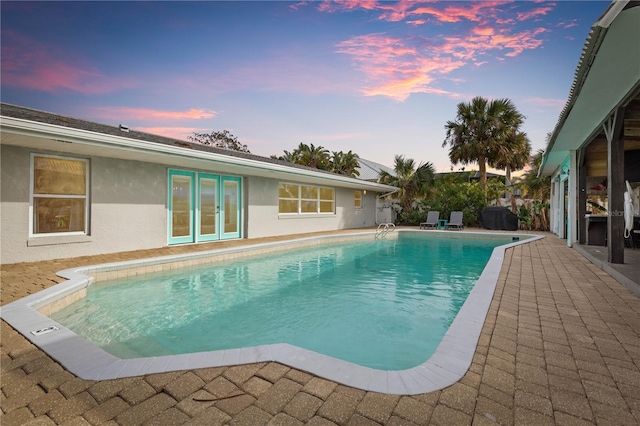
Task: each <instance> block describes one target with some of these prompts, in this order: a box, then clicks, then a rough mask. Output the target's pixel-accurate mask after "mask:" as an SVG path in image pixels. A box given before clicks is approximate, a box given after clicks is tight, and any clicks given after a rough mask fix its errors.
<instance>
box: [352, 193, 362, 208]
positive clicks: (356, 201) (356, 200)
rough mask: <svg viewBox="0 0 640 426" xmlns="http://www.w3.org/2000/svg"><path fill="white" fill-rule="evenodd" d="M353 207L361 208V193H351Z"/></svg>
mask: <svg viewBox="0 0 640 426" xmlns="http://www.w3.org/2000/svg"><path fill="white" fill-rule="evenodd" d="M353 207H355V208H356V209H361V208H362V191H354V192H353Z"/></svg>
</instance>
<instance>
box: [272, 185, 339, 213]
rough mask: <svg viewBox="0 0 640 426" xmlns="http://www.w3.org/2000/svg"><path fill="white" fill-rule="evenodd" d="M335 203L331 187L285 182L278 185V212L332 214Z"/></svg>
mask: <svg viewBox="0 0 640 426" xmlns="http://www.w3.org/2000/svg"><path fill="white" fill-rule="evenodd" d="M335 204H336V201H335V190H334V189H333V188H326V187H322V186H313V185H298V184H295V183H286V182H280V184H279V185H278V213H280V214H305V215H311V214H334V213H335Z"/></svg>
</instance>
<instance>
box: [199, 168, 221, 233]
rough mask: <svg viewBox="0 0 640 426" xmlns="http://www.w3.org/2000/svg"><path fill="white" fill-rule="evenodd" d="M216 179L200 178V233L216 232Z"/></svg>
mask: <svg viewBox="0 0 640 426" xmlns="http://www.w3.org/2000/svg"><path fill="white" fill-rule="evenodd" d="M216 186H217V185H216V181H215V179H200V235H213V234H215V233H216Z"/></svg>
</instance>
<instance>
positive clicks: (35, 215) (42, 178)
mask: <svg viewBox="0 0 640 426" xmlns="http://www.w3.org/2000/svg"><path fill="white" fill-rule="evenodd" d="M88 177H89V161H88V160H85V159H78V158H69V157H58V156H52V155H40V154H32V155H31V200H30V201H31V204H30V208H31V220H30V222H31V234H32V235H52V234H86V233H87V222H88V205H87V203H88V193H89V178H88Z"/></svg>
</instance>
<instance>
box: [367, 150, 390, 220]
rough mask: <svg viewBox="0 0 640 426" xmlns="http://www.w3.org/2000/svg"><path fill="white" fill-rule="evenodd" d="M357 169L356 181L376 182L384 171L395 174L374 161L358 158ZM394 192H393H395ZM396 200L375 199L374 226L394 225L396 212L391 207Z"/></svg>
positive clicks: (388, 198) (387, 198)
mask: <svg viewBox="0 0 640 426" xmlns="http://www.w3.org/2000/svg"><path fill="white" fill-rule="evenodd" d="M358 165H359V167H358V168H357V170H358V173H360V174H359V175H358V179H362V180H366V181H369V182H377V181H378V178H379V177H380V172H381V171H385V172H387V173H389V174H391V175H394V176H395V174H396V171H395V170H393V169H392V168H391V167H387V166H385V165H383V164H380V163H376V162H375V161H371V160H367V159H364V158H358ZM395 191H396V190H394V192H395ZM396 201H397V200H394V199H392V198H391V197H377V200H376V224H380V223H395V220H396V212H395V211H394V210H393V208H392V207H391V205H392V204H393V203H394V202H396Z"/></svg>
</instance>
